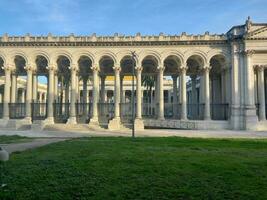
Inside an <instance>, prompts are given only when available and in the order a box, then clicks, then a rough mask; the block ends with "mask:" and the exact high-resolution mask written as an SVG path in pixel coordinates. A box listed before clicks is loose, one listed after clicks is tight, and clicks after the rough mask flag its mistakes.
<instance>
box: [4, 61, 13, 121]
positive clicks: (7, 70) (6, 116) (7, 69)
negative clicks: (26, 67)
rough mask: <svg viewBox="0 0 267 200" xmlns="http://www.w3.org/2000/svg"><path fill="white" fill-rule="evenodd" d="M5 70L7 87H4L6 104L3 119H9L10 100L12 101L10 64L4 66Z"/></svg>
mask: <svg viewBox="0 0 267 200" xmlns="http://www.w3.org/2000/svg"><path fill="white" fill-rule="evenodd" d="M4 70H5V89H4V102H3V103H4V104H3V106H4V107H3V109H4V110H3V119H6V120H7V119H9V105H8V104H9V102H10V86H11V83H10V74H11V68H10V67H9V66H7V65H6V66H5V67H4Z"/></svg>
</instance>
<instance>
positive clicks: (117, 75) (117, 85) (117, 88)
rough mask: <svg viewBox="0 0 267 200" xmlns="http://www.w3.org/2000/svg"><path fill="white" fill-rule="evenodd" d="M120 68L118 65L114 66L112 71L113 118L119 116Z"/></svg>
mask: <svg viewBox="0 0 267 200" xmlns="http://www.w3.org/2000/svg"><path fill="white" fill-rule="evenodd" d="M120 70H121V68H120V67H119V66H115V67H114V73H115V82H114V86H115V88H114V91H115V93H114V94H115V96H114V97H115V98H114V101H115V105H114V106H115V113H114V117H115V118H120Z"/></svg>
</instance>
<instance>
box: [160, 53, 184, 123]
mask: <svg viewBox="0 0 267 200" xmlns="http://www.w3.org/2000/svg"><path fill="white" fill-rule="evenodd" d="M180 66H181V60H180V59H179V58H178V57H177V56H174V55H170V56H168V57H167V58H166V59H165V60H164V67H165V70H164V87H163V88H164V117H165V118H174V119H178V118H180V112H179V111H180V110H181V109H180V103H179V102H180V101H179V93H178V92H179V89H178V88H179V78H178V77H179V68H180Z"/></svg>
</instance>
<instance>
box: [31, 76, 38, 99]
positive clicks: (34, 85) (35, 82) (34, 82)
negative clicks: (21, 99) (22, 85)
mask: <svg viewBox="0 0 267 200" xmlns="http://www.w3.org/2000/svg"><path fill="white" fill-rule="evenodd" d="M37 91H38V80H37V74H36V73H34V74H33V76H32V100H33V101H34V102H36V101H37Z"/></svg>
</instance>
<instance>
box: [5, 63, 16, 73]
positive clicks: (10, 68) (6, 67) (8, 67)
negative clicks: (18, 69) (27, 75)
mask: <svg viewBox="0 0 267 200" xmlns="http://www.w3.org/2000/svg"><path fill="white" fill-rule="evenodd" d="M2 69H3V70H4V71H10V72H11V71H13V70H14V68H13V67H12V65H7V64H6V65H4V66H2Z"/></svg>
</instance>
